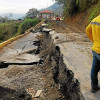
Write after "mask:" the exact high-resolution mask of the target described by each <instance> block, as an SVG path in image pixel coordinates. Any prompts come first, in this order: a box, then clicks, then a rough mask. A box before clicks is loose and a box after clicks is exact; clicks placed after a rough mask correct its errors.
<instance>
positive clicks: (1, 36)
mask: <svg viewBox="0 0 100 100" xmlns="http://www.w3.org/2000/svg"><path fill="white" fill-rule="evenodd" d="M39 22H40V20H39V19H37V18H35V19H25V20H24V21H13V20H10V21H6V22H0V43H1V42H3V41H5V40H7V39H9V38H12V37H14V36H17V35H19V34H23V33H24V32H25V31H26V30H27V29H29V28H30V27H32V26H35V25H36V24H37V23H39Z"/></svg>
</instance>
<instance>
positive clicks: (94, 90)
mask: <svg viewBox="0 0 100 100" xmlns="http://www.w3.org/2000/svg"><path fill="white" fill-rule="evenodd" d="M99 90H100V88H99V87H96V88H91V93H96V92H97V91H99Z"/></svg>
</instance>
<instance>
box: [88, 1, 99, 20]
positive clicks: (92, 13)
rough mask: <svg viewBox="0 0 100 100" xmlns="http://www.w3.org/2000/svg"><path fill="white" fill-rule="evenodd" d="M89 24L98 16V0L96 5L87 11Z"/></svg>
mask: <svg viewBox="0 0 100 100" xmlns="http://www.w3.org/2000/svg"><path fill="white" fill-rule="evenodd" d="M88 13H89V22H90V21H91V20H92V19H93V18H95V17H96V16H98V15H100V0H99V2H98V3H97V4H96V5H93V6H92V7H91V8H90V9H89V11H88Z"/></svg>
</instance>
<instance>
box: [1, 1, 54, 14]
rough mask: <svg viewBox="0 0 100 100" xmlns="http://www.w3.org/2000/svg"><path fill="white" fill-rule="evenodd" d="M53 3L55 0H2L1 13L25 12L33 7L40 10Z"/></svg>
mask: <svg viewBox="0 0 100 100" xmlns="http://www.w3.org/2000/svg"><path fill="white" fill-rule="evenodd" d="M53 3H54V0H0V14H2V13H17V14H25V13H27V12H28V10H29V9H31V8H37V9H38V10H39V9H41V8H46V7H49V6H50V5H52V4H53Z"/></svg>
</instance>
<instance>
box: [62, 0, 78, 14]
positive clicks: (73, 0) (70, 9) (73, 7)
mask: <svg viewBox="0 0 100 100" xmlns="http://www.w3.org/2000/svg"><path fill="white" fill-rule="evenodd" d="M78 9H79V0H69V1H67V2H66V5H65V8H64V15H65V16H72V15H74V14H76V13H77V12H78Z"/></svg>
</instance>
